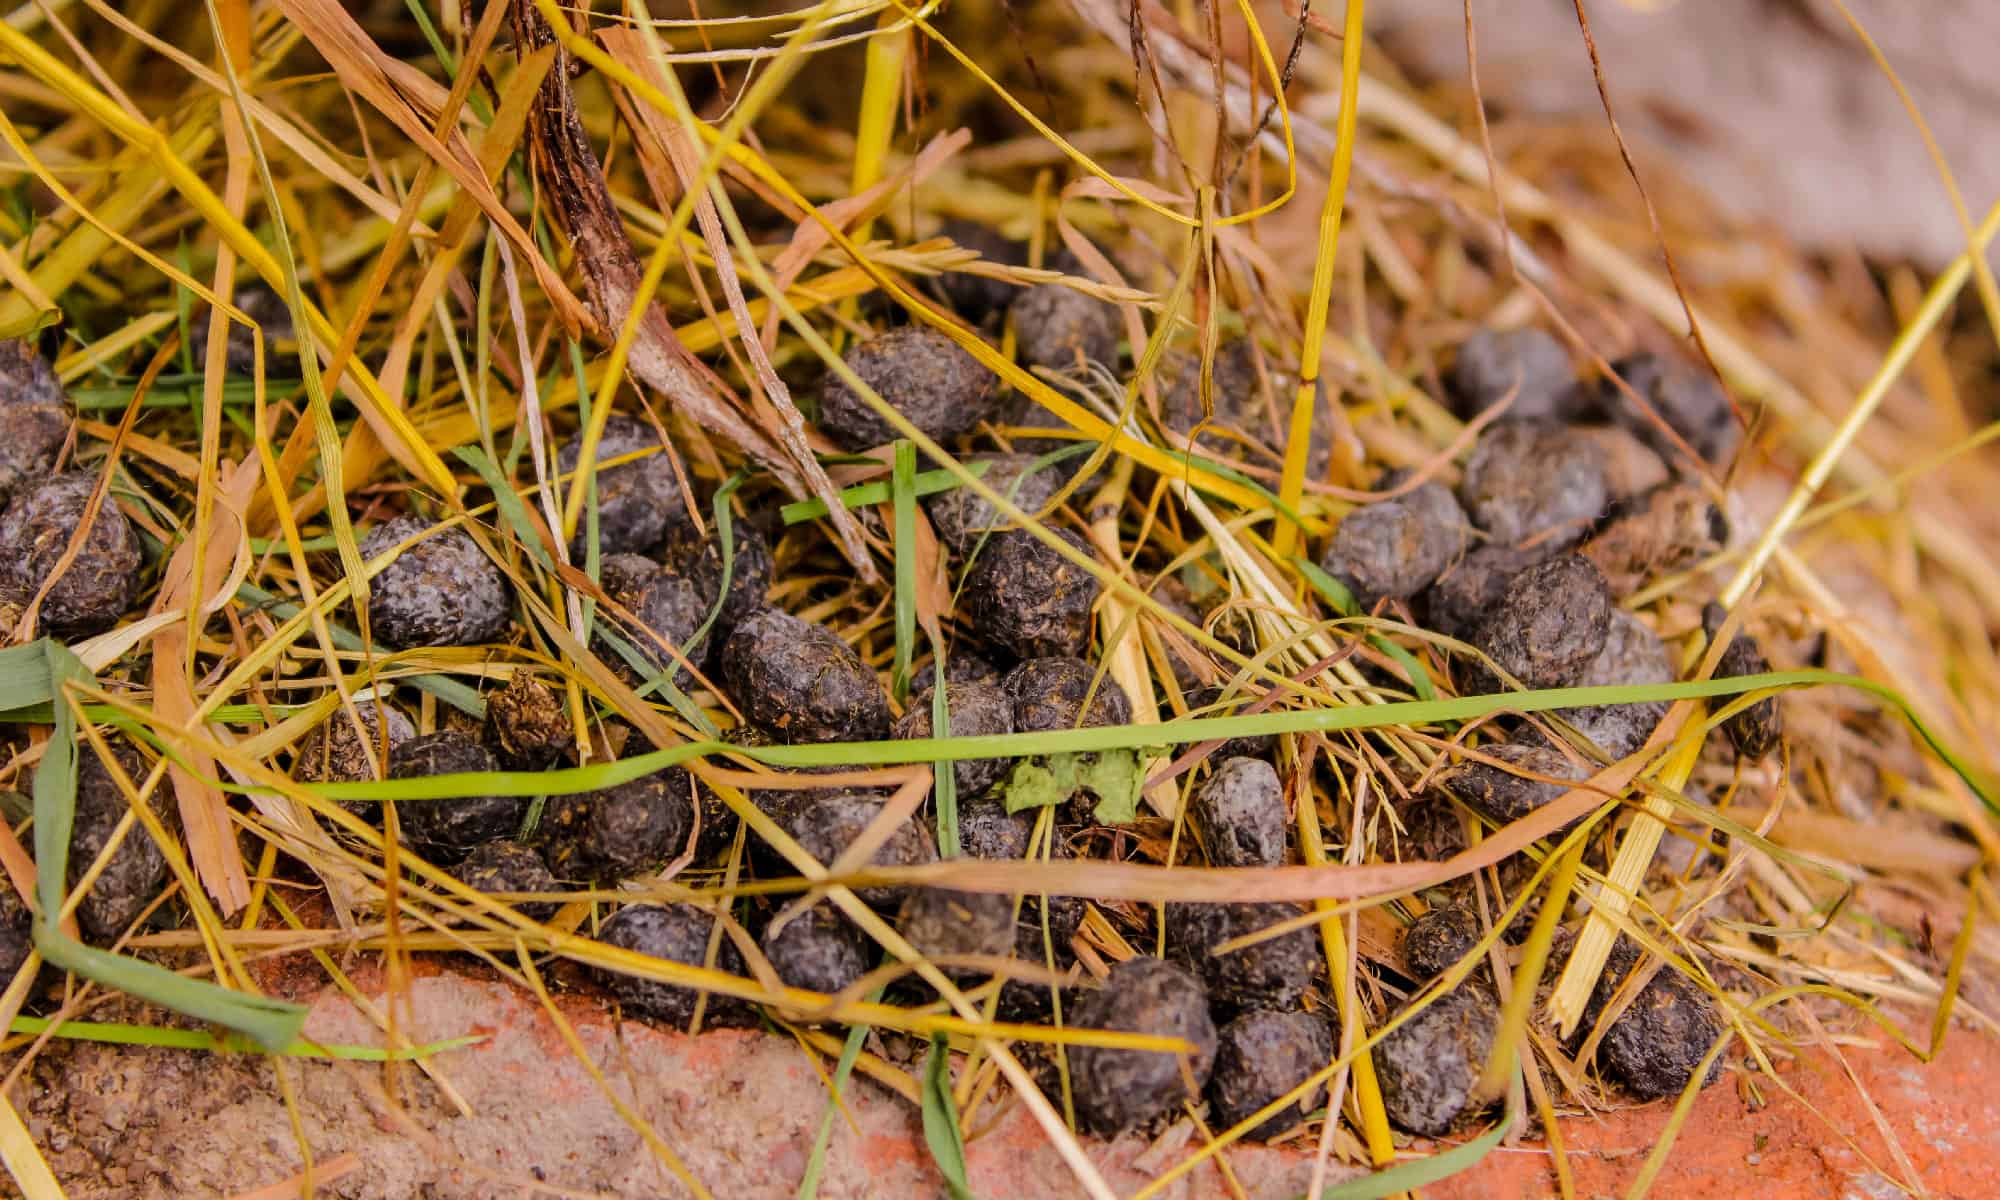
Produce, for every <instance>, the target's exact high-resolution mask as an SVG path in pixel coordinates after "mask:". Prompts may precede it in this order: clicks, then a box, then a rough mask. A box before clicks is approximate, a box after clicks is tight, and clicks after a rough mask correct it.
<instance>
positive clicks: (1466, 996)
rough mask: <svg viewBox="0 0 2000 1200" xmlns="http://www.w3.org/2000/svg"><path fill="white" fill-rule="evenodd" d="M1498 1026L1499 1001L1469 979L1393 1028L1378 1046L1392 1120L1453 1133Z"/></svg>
mask: <svg viewBox="0 0 2000 1200" xmlns="http://www.w3.org/2000/svg"><path fill="white" fill-rule="evenodd" d="M1419 998H1421V997H1419ZM1404 1007H1405V1008H1407V1007H1409V1005H1407V1004H1406V1005H1405V1006H1404ZM1499 1028H1500V1006H1499V1004H1498V1003H1497V1002H1496V1001H1495V1000H1494V998H1493V996H1492V994H1491V993H1490V992H1488V991H1487V990H1486V988H1485V986H1484V984H1483V983H1482V982H1480V981H1478V980H1470V979H1469V980H1467V981H1465V982H1464V983H1461V984H1460V985H1459V986H1457V987H1456V988H1453V989H1452V990H1451V991H1449V992H1446V993H1445V994H1444V995H1442V996H1439V997H1437V998H1435V999H1432V1000H1429V1001H1428V1002H1427V1003H1426V1004H1425V1006H1424V1009H1423V1011H1422V1012H1420V1013H1418V1014H1417V1015H1416V1016H1414V1017H1412V1018H1410V1020H1409V1021H1407V1022H1405V1023H1404V1024H1402V1025H1400V1026H1398V1027H1397V1028H1395V1029H1393V1030H1391V1031H1390V1032H1389V1035H1388V1036H1387V1037H1384V1038H1383V1039H1382V1040H1381V1041H1380V1042H1378V1043H1376V1046H1375V1074H1376V1077H1377V1079H1378V1080H1379V1081H1380V1083H1381V1085H1382V1106H1383V1107H1384V1108H1385V1109H1387V1110H1388V1113H1389V1119H1390V1120H1391V1121H1393V1122H1395V1123H1396V1124H1397V1125H1398V1126H1400V1127H1401V1128H1403V1129H1406V1130H1408V1131H1409V1132H1411V1133H1415V1134H1421V1135H1424V1136H1426V1137H1438V1136H1440V1135H1442V1134H1446V1133H1449V1132H1451V1127H1452V1124H1453V1123H1454V1122H1456V1121H1457V1120H1458V1118H1459V1116H1460V1115H1461V1114H1462V1113H1464V1112H1465V1111H1466V1108H1467V1106H1468V1105H1470V1104H1471V1102H1472V1088H1473V1085H1474V1084H1476V1083H1477V1082H1478V1081H1479V1074H1480V1072H1481V1071H1483V1070H1484V1069H1485V1068H1486V1057H1487V1055H1488V1054H1490V1053H1492V1050H1493V1037H1494V1034H1496V1033H1498V1032H1499Z"/></svg>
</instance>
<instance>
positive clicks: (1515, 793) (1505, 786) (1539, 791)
mask: <svg viewBox="0 0 2000 1200" xmlns="http://www.w3.org/2000/svg"><path fill="white" fill-rule="evenodd" d="M1479 753H1480V754H1482V755H1484V756H1486V757H1488V758H1492V759H1497V760H1499V761H1500V762H1503V763H1506V764H1507V765H1508V766H1511V767H1513V768H1515V769H1516V770H1518V771H1520V772H1522V774H1520V775H1517V774H1514V773H1513V772H1512V771H1507V770H1503V769H1502V768H1500V767H1496V766H1493V765H1492V764H1490V763H1483V762H1476V761H1473V760H1470V759H1468V760H1466V761H1465V762H1462V763H1459V764H1457V765H1456V766H1453V767H1450V768H1448V769H1446V770H1445V771H1443V772H1441V773H1440V774H1439V775H1438V786H1439V787H1441V788H1443V789H1445V790H1446V791H1448V792H1450V793H1451V794H1452V795H1454V796H1457V797H1458V798H1459V799H1460V800H1463V801H1465V802H1466V803H1467V804H1469V805H1471V806H1472V807H1473V808H1475V809H1477V810H1478V811H1479V812H1481V813H1482V814H1484V815H1485V816H1486V817H1487V818H1488V819H1490V820H1492V821H1494V822H1496V823H1497V824H1501V825H1506V824H1510V823H1512V822H1514V821H1518V820H1520V819H1521V818H1522V817H1525V816H1527V815H1528V814H1529V813H1531V812H1534V811H1535V810H1536V809H1538V808H1540V807H1542V806H1543V805H1544V804H1548V803H1550V802H1551V801H1553V800H1556V799H1558V798H1559V797H1561V796H1562V795H1563V794H1564V793H1565V792H1567V791H1569V790H1570V787H1571V785H1572V784H1573V783H1575V782H1577V781H1579V780H1581V779H1583V778H1584V772H1583V770H1582V768H1580V767H1579V766H1578V765H1577V764H1576V763H1574V762H1572V761H1571V760H1570V758H1569V756H1568V755H1566V754H1564V753H1563V752H1562V751H1560V750H1557V749H1555V748H1554V747H1553V746H1548V745H1544V744H1542V743H1541V742H1540V741H1539V740H1524V741H1514V742H1501V743H1499V744H1498V745H1493V746H1481V747H1480V748H1479ZM1526 775H1539V776H1543V777H1544V778H1547V779H1553V780H1557V781H1558V782H1555V783H1544V782H1543V781H1542V780H1541V779H1530V778H1524V776H1526Z"/></svg>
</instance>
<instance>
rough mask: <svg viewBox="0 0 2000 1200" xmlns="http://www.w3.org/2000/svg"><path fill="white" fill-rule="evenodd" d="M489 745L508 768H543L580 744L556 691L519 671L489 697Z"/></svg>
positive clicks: (487, 719) (487, 701)
mask: <svg viewBox="0 0 2000 1200" xmlns="http://www.w3.org/2000/svg"><path fill="white" fill-rule="evenodd" d="M486 744H487V745H489V746H491V747H493V753H494V754H495V755H496V756H497V757H498V758H499V759H500V764H501V765H502V766H504V767H506V768H507V769H508V770H510V771H540V770H543V769H545V768H547V767H549V766H552V765H553V764H554V763H556V762H557V761H558V760H559V759H562V758H564V757H566V756H567V755H568V754H569V752H570V751H571V750H572V749H574V748H575V747H576V733H575V729H574V726H573V725H572V724H571V722H570V717H569V713H568V712H566V711H564V709H563V705H562V700H561V699H560V698H558V697H557V696H556V694H555V692H554V691H553V690H552V689H551V688H550V687H549V686H548V685H547V684H545V683H543V682H542V681H541V680H539V679H536V678H535V677H534V676H533V675H530V674H529V673H528V672H526V671H521V670H516V671H515V672H514V674H513V675H512V676H510V677H509V678H508V680H507V682H506V684H505V685H504V686H502V687H501V688H499V689H498V690H496V691H494V692H492V693H490V694H488V695H487V697H486Z"/></svg>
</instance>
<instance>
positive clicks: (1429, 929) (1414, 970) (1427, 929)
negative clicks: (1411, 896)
mask: <svg viewBox="0 0 2000 1200" xmlns="http://www.w3.org/2000/svg"><path fill="white" fill-rule="evenodd" d="M1478 944H1479V916H1478V914H1476V913H1474V912H1473V911H1472V910H1471V909H1470V908H1468V907H1466V906H1465V905H1463V904H1439V905H1436V906H1435V907H1433V908H1432V909H1431V910H1430V911H1429V912H1427V913H1425V914H1424V915H1423V916H1421V917H1418V918H1417V919H1416V920H1415V921H1412V922H1411V923H1410V927H1409V928H1408V929H1405V930H1404V931H1403V962H1404V963H1405V964H1406V965H1407V966H1408V967H1409V968H1410V978H1412V979H1414V980H1416V981H1418V982H1419V983H1422V982H1424V981H1425V980H1428V979H1431V978H1433V977H1434V976H1437V975H1441V974H1443V973H1444V972H1445V971H1447V970H1449V969H1450V968H1452V967H1454V966H1456V965H1458V963H1459V961H1460V960H1461V959H1463V958H1464V957H1465V956H1466V955H1468V954H1470V953H1472V948H1473V947H1474V946H1477V945H1478Z"/></svg>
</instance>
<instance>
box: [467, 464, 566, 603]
mask: <svg viewBox="0 0 2000 1200" xmlns="http://www.w3.org/2000/svg"><path fill="white" fill-rule="evenodd" d="M452 453H453V454H455V455H457V456H458V461H460V462H462V463H464V464H465V465H466V466H468V467H471V468H472V469H473V470H474V471H477V472H478V473H479V478H480V480H481V481H483V482H484V483H485V484H486V487H487V490H488V491H490V492H492V493H493V504H494V506H495V507H496V508H498V509H499V510H500V516H501V517H502V518H503V519H505V520H506V522H507V524H508V525H509V526H510V527H512V528H513V530H514V537H515V539H516V540H518V541H519V542H520V543H521V549H523V550H526V551H527V552H528V557H530V558H532V559H534V560H535V565H536V566H538V567H540V568H541V569H542V570H544V571H548V572H550V573H551V574H553V573H554V571H555V569H556V565H555V562H554V561H553V560H552V559H550V558H549V552H548V551H547V550H546V549H544V548H543V547H542V536H541V532H540V530H538V529H537V528H536V526H535V522H534V520H533V519H532V518H531V517H529V516H528V506H527V505H525V504H523V503H521V494H520V493H519V492H517V491H515V490H514V485H513V484H511V483H509V482H508V481H507V477H506V476H504V475H502V474H501V473H500V468H499V467H498V466H496V465H495V464H494V462H493V460H492V459H490V458H488V457H487V456H486V451H484V450H481V449H480V448H479V447H477V446H457V447H454V448H453V449H452Z"/></svg>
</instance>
